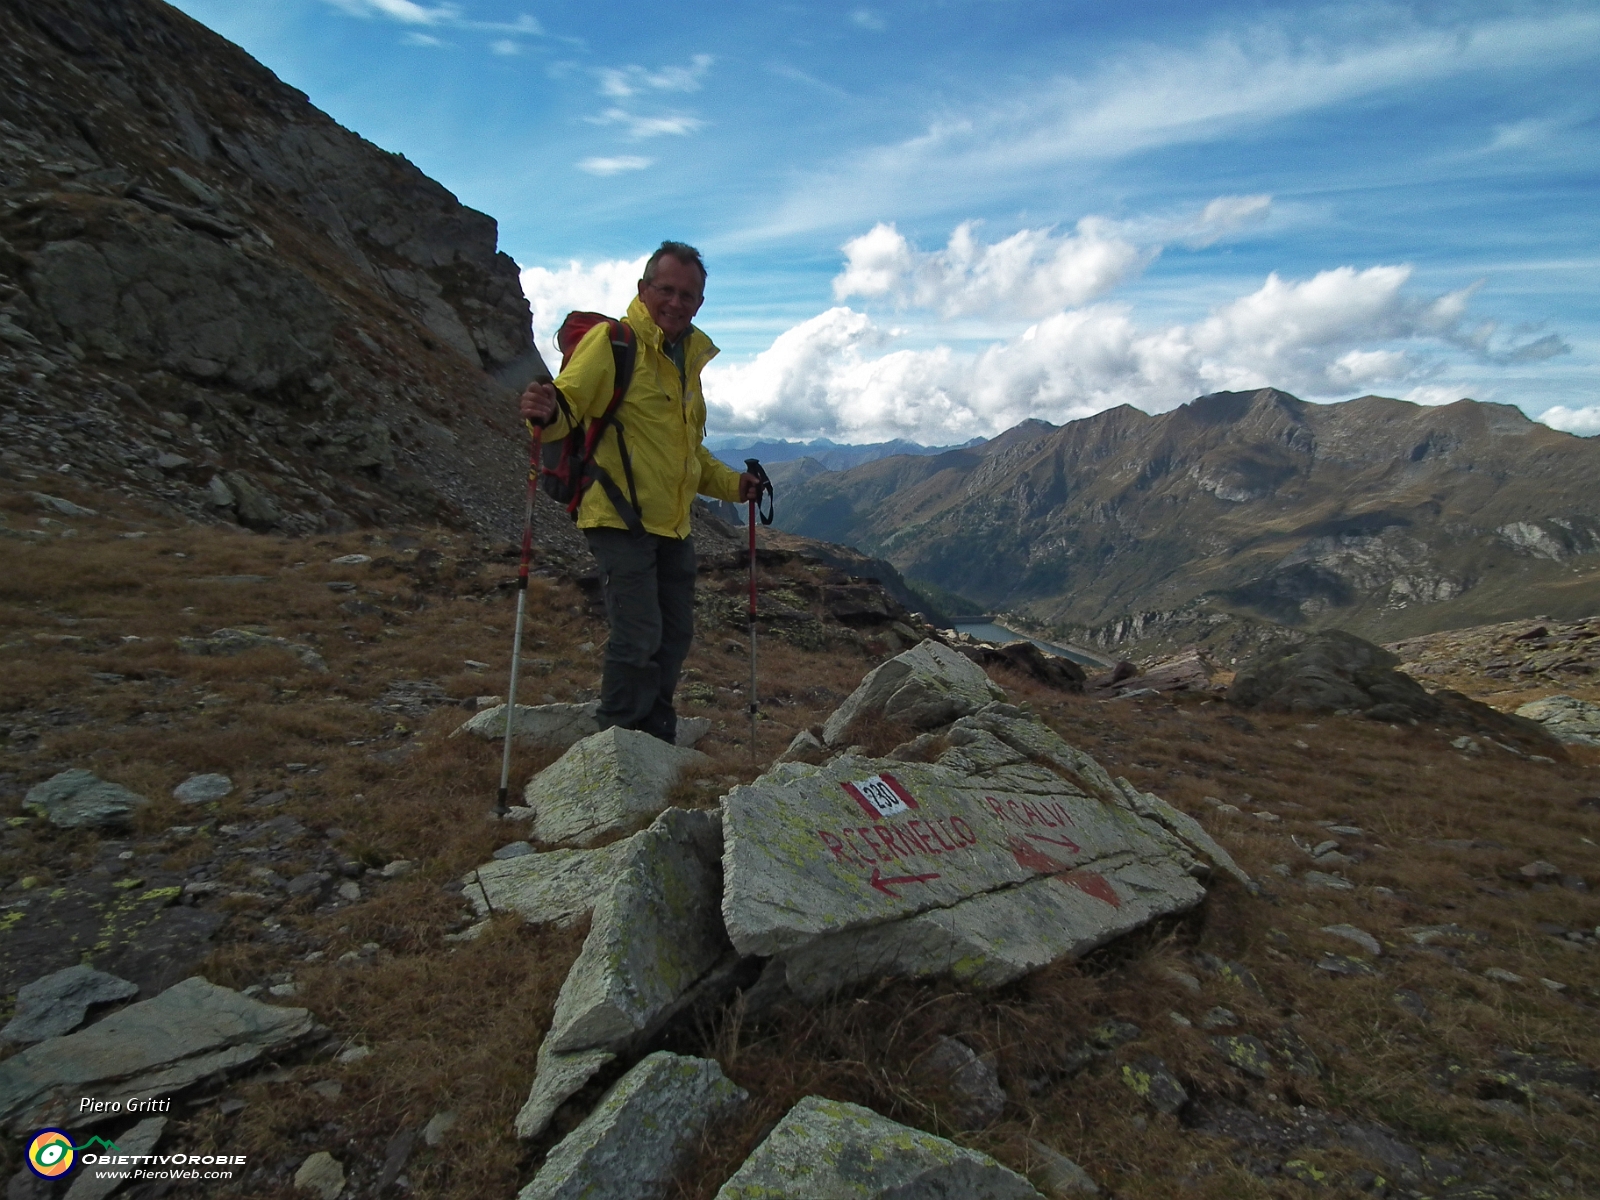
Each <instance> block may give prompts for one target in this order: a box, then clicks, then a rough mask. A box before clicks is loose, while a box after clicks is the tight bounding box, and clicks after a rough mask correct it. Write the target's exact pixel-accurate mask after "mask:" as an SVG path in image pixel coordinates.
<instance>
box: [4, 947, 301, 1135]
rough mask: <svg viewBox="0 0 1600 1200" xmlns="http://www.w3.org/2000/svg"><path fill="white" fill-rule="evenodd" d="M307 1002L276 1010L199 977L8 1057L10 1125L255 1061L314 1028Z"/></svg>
mask: <svg viewBox="0 0 1600 1200" xmlns="http://www.w3.org/2000/svg"><path fill="white" fill-rule="evenodd" d="M311 1025H312V1022H311V1014H310V1013H309V1012H308V1011H307V1010H306V1009H303V1008H276V1007H274V1006H272V1005H270V1004H262V1003H259V1002H258V1001H255V1000H251V999H250V998H249V997H247V996H241V995H240V994H239V993H238V992H235V991H230V990H229V989H228V988H224V987H218V986H216V985H215V984H213V983H209V982H207V981H206V980H204V979H202V978H200V977H199V976H195V977H193V978H191V979H185V980H184V981H183V982H182V983H176V984H174V985H173V986H172V987H170V988H168V989H167V990H166V991H164V992H162V993H161V994H160V995H159V996H157V997H155V998H154V999H152V1000H145V1001H142V1002H141V1003H139V1004H130V1005H129V1006H128V1007H127V1008H124V1009H122V1010H121V1011H119V1012H115V1013H112V1014H111V1015H110V1016H109V1017H107V1018H106V1019H105V1020H103V1021H100V1022H99V1023H98V1024H95V1025H91V1026H89V1028H87V1029H84V1030H81V1031H80V1032H78V1033H74V1034H71V1035H69V1036H67V1037H58V1038H51V1039H49V1040H48V1041H43V1042H40V1043H39V1044H38V1045H36V1046H32V1047H30V1048H29V1049H27V1050H24V1051H23V1052H22V1053H21V1054H18V1055H16V1056H15V1057H13V1058H8V1059H6V1060H5V1061H4V1062H0V1125H4V1126H5V1127H6V1128H8V1129H10V1130H11V1131H12V1132H13V1133H23V1132H26V1131H27V1130H29V1129H37V1128H38V1127H39V1126H41V1125H55V1124H60V1123H62V1122H68V1121H70V1122H71V1123H72V1124H73V1125H74V1126H81V1125H87V1124H92V1123H94V1122H95V1121H97V1120H104V1119H110V1118H111V1117H114V1116H115V1115H116V1114H114V1113H106V1114H104V1115H103V1116H99V1117H97V1116H94V1115H91V1114H82V1115H80V1113H79V1111H78V1100H79V1098H80V1097H82V1096H86V1095H97V1096H113V1095H114V1096H115V1097H117V1098H119V1099H123V1100H128V1099H146V1098H149V1097H157V1098H162V1097H166V1096H170V1095H171V1094H172V1093H174V1092H177V1091H180V1090H182V1089H183V1088H185V1087H188V1086H189V1085H190V1084H192V1083H195V1082H197V1081H199V1080H201V1079H204V1078H206V1077H207V1076H209V1075H214V1074H216V1073H217V1072H219V1071H225V1070H230V1069H232V1068H235V1067H240V1066H243V1065H244V1064H246V1063H249V1062H253V1061H254V1060H255V1059H257V1058H259V1057H260V1056H261V1055H263V1054H265V1053H266V1052H267V1051H269V1050H273V1049H275V1048H277V1047H280V1046H286V1045H288V1044H289V1043H291V1042H293V1041H295V1040H296V1039H298V1038H300V1037H303V1036H304V1035H305V1034H307V1033H309V1032H310V1031H311Z"/></svg>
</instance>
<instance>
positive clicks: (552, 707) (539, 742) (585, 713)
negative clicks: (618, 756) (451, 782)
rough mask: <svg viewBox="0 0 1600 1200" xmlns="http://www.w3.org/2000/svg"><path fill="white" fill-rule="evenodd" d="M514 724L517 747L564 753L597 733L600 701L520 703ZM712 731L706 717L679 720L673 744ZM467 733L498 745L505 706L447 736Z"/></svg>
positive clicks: (687, 744)
mask: <svg viewBox="0 0 1600 1200" xmlns="http://www.w3.org/2000/svg"><path fill="white" fill-rule="evenodd" d="M516 709H517V715H516V724H515V725H514V726H513V727H512V730H511V740H512V741H514V742H516V743H517V744H518V745H519V746H530V747H543V748H546V749H554V750H565V749H566V748H567V747H569V746H571V745H572V744H573V743H574V742H579V741H582V740H583V739H584V738H586V737H588V736H589V735H590V734H592V733H598V732H599V731H600V722H599V720H598V719H597V718H596V716H595V714H596V713H597V712H598V711H599V710H600V701H598V700H591V701H589V702H588V703H587V704H519V705H517V706H516ZM710 729H711V719H710V718H709V717H679V718H678V729H677V736H676V737H675V739H674V742H675V744H676V745H679V746H683V747H692V746H693V745H694V744H695V743H696V742H698V741H699V740H700V739H701V738H703V737H705V735H706V734H707V733H708V732H709V731H710ZM463 733H470V734H473V735H474V736H476V737H481V738H484V739H486V740H488V741H491V742H497V741H499V740H500V739H501V738H503V737H505V736H506V706H505V705H504V704H496V705H495V706H494V707H492V708H486V709H484V710H483V711H482V712H480V713H479V714H478V715H477V716H475V717H473V718H472V719H471V720H469V721H466V722H463V723H462V724H461V725H460V726H459V727H458V728H457V729H456V730H455V732H453V733H452V734H451V735H450V736H451V737H459V736H460V735H461V734H463Z"/></svg>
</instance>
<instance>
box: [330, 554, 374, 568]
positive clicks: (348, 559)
mask: <svg viewBox="0 0 1600 1200" xmlns="http://www.w3.org/2000/svg"><path fill="white" fill-rule="evenodd" d="M371 561H372V555H370V554H341V555H340V556H339V557H338V558H330V559H329V560H328V562H329V563H331V564H332V565H333V566H336V567H359V566H363V565H365V564H366V563H369V562H371Z"/></svg>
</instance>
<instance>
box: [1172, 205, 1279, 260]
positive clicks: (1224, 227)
mask: <svg viewBox="0 0 1600 1200" xmlns="http://www.w3.org/2000/svg"><path fill="white" fill-rule="evenodd" d="M1271 211H1272V197H1271V196H1218V197H1217V198H1216V199H1215V200H1213V201H1211V203H1209V204H1207V205H1206V206H1205V209H1204V210H1203V211H1202V212H1201V213H1200V219H1199V220H1198V221H1196V222H1194V225H1193V227H1192V228H1191V229H1189V230H1188V231H1186V232H1185V233H1184V234H1183V235H1182V236H1183V239H1184V241H1186V242H1187V243H1188V244H1189V245H1191V246H1194V247H1196V248H1200V247H1203V246H1209V245H1211V244H1212V243H1214V242H1216V241H1217V240H1218V239H1220V238H1224V237H1226V236H1227V235H1228V234H1230V233H1233V232H1235V231H1236V230H1239V229H1244V228H1246V227H1247V226H1250V225H1259V224H1261V223H1262V222H1263V221H1265V220H1266V219H1267V216H1268V214H1269V213H1271Z"/></svg>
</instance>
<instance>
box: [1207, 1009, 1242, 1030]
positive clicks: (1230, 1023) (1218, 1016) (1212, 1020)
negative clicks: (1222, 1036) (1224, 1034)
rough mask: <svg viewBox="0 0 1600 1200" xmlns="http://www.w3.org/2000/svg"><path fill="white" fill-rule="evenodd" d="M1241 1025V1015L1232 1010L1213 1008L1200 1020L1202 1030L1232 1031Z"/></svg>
mask: <svg viewBox="0 0 1600 1200" xmlns="http://www.w3.org/2000/svg"><path fill="white" fill-rule="evenodd" d="M1237 1024H1239V1015H1238V1014H1237V1013H1236V1012H1234V1011H1233V1010H1232V1009H1231V1008H1222V1007H1220V1006H1219V1007H1217V1008H1213V1009H1212V1010H1211V1011H1210V1012H1208V1013H1207V1014H1206V1015H1205V1016H1203V1017H1201V1018H1200V1028H1201V1029H1232V1028H1233V1027H1234V1026H1235V1025H1237Z"/></svg>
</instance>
